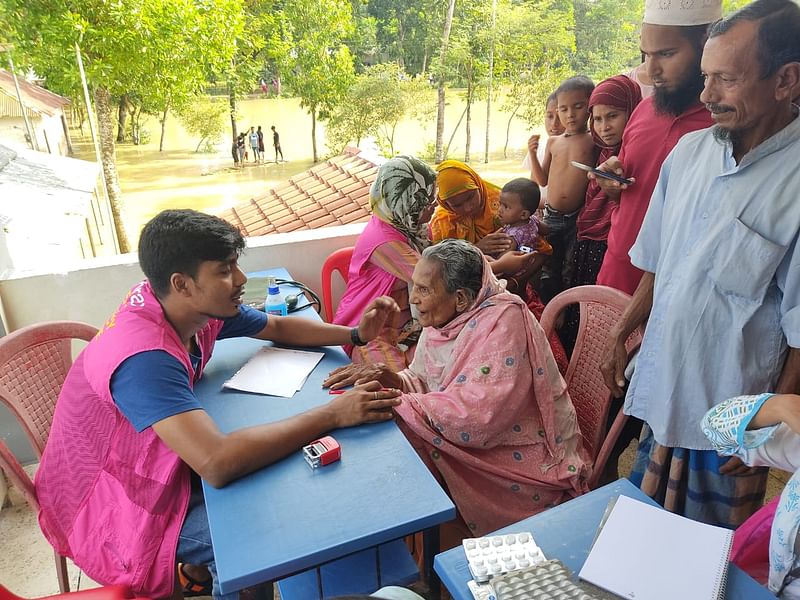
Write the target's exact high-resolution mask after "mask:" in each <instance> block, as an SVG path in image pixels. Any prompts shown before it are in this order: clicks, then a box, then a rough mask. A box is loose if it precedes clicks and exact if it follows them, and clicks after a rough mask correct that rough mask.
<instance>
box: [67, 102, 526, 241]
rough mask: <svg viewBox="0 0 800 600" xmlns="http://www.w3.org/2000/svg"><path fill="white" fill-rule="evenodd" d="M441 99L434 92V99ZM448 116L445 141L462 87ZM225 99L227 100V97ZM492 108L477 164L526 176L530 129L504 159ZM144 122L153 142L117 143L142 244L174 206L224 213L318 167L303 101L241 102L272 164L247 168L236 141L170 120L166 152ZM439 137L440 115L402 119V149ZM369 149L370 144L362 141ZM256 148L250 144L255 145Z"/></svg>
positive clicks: (481, 111) (516, 128)
mask: <svg viewBox="0 0 800 600" xmlns="http://www.w3.org/2000/svg"><path fill="white" fill-rule="evenodd" d="M434 96H435V92H434V90H431V97H432V98H433V97H434ZM447 98H448V104H447V110H446V113H445V143H446V142H447V140H448V139H449V137H450V134H451V132H452V130H453V127H454V126H455V124H456V122H457V121H458V118H459V117H460V116H461V113H462V111H463V109H464V101H463V99H462V96H461V94H460V93H459V92H457V91H453V90H450V91H448V96H447ZM222 101H224V100H222ZM498 106H499V102H495V103H493V109H492V135H491V140H490V162H489V163H487V164H484V163H483V153H484V140H485V135H486V134H485V131H486V129H485V125H486V108H485V102H482V103H479V104H474V105H473V109H472V114H473V118H472V150H471V159H472V161H471V164H472V166H473V167H474V168H475V169H476V170H477V171H478V172H479V173H481V174H482V175H484V176H485V177H487V179H489V180H490V181H493V182H495V183H498V184H502V183H504V182H505V181H507V180H508V179H511V178H512V177H519V176H525V175H526V173H525V171H524V170H523V169H522V168H521V166H520V163H521V160H522V157H523V156H524V149H525V147H526V142H527V138H528V136H529V135H530V133H531V132H530V131H529V130H528V129H527V127H526V126H525V125H524V123H522V122H521V121H519V120H515V121H514V122H513V124H512V128H511V135H510V140H509V146H508V148H509V153H508V159H503V157H502V152H503V145H504V143H505V134H506V123H507V120H508V115H507V114H506V113H504V112H502V111H500V110H497V109H496V108H495V107H498ZM224 119H225V122H226V130H225V139H226V140H227V139H228V137H229V136H230V120H229V117H228V116H227V115H226V116H225V117H224ZM141 124H142V126H143V127H144V128H146V129H147V130H149V133H150V141H149V142H148V143H147V144H142V145H139V146H134V145H132V144H130V143H124V144H119V145H117V169H118V171H119V178H120V186H121V188H122V192H123V207H124V208H123V219H124V222H125V229H126V231H127V233H128V237H129V240H130V242H131V245H132V246H133V247H135V245H136V243H137V240H138V234H139V231H140V230H141V228H142V226H143V225H144V224H145V223H146V222H147V221H148V220H149V219H151V218H152V217H153V216H154V215H156V214H157V213H158V212H160V211H161V210H164V209H166V208H194V209H197V210H201V211H204V212H209V213H218V212H220V211H222V210H224V209H226V208H229V207H231V206H233V205H235V204H238V203H241V202H245V201H247V200H249V199H250V198H253V197H257V196H261V195H263V194H265V193H266V192H267V191H268V190H269V189H271V188H273V187H275V186H278V185H280V184H282V183H285V182H286V181H287V180H288V179H289V178H290V177H292V176H293V175H295V174H297V173H300V172H302V171H304V170H306V169H308V168H310V167H311V166H312V165H313V162H312V150H311V117H310V116H309V114H308V113H307V112H306V111H305V110H304V109H302V108H301V107H300V103H299V100H298V99H296V98H279V99H276V98H260V99H248V100H244V101H242V102H241V103H240V105H239V117H238V119H237V127H238V129H239V130H240V131H243V130H245V129H248V130H249V127H250V126H255V127H258V126H259V125H261V127H262V130H263V131H264V132H265V140H264V142H265V146H266V148H267V158H268V159H270V160H271V161H272V162H265V163H263V164H254V163H253V162H252V160H253V157H252V156H250V162H248V163H247V164H246V165H245V167H244V168H243V169H239V170H237V169H234V168H233V159H232V157H231V153H230V142H229V141H224V142H222V143H220V144H219V145H218V147H217V148H216V151H215V152H213V153H195V152H194V149H195V147H196V146H197V142H198V139H197V138H195V137H192V136H190V135H189V134H187V133H186V131H185V129H184V128H183V127H182V125H181V123H180V121H179V120H178V118H177V117H175V116H173V115H170V116H169V117H168V118H167V127H166V133H165V140H164V151H163V152H159V151H158V142H159V137H160V135H161V128H160V124H159V123H158V121H157V120H156V119H155V118H152V117H142V121H141ZM271 125H275V127H276V129H277V130H278V133H279V134H280V136H281V146H282V149H283V154H284V157H285V158H286V161H287V162H283V163H280V164H275V162H274V158H275V157H274V153H273V152H272V138H271V131H270V126H271ZM84 131H85V132H86V135H85V136H84V137H83V138H82V137H81V134H80V133H79V132H77V131H73V132H72V135H73V141H74V142H75V143H76V144H75V145H76V154H77V156H78V157H79V158H85V159H87V160H94V152H93V150H92V148H91V145H90V138H89V134H88V128H87V127H84ZM324 132H325V128H324V124H321V123H317V148H318V152H319V155H320V156H321V157H322V156H325V155H326V154H328V153H329V152H328V149H327V147H326V146H325V133H324ZM435 136H436V117H435V114H434V116H432V117H431V119H430V121H429V122H426V123H424V124H423V123H420V122H419V121H417V120H412V119H408V120H406V121H404V122H402V123H401V124H400V125H399V126H398V128H397V133H396V137H395V152H396V153H398V154H400V153H402V154H417V155H422V154H424V151H425V148H426V146H428V145H431V144H433V142H434V141H435ZM465 139H466V135H465V123H463V122H462V124H461V126H460V128H459V131H458V133H457V135H456V137H455V139H454V141H453V145H452V148H451V152H450V157H451V158H458V159H462V160H463V158H464V146H465ZM362 146H363V144H362ZM248 150H249V149H248Z"/></svg>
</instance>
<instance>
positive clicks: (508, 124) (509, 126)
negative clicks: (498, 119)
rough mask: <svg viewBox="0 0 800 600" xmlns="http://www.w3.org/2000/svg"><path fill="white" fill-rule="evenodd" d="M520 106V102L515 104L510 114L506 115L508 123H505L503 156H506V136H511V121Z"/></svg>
mask: <svg viewBox="0 0 800 600" xmlns="http://www.w3.org/2000/svg"><path fill="white" fill-rule="evenodd" d="M521 106H522V105H521V104H517V105H516V106H515V107H514V112H512V113H511V116H510V117H508V123H507V124H506V144H505V146H503V158H508V138H509V137H510V136H511V121H513V120H514V117H516V116H517V111H518V110H519V109H520V107H521Z"/></svg>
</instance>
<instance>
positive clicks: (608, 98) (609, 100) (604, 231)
mask: <svg viewBox="0 0 800 600" xmlns="http://www.w3.org/2000/svg"><path fill="white" fill-rule="evenodd" d="M641 101H642V92H641V90H640V89H639V86H638V85H637V84H636V83H634V82H633V81H631V79H629V78H628V77H626V76H625V75H617V76H616V77H610V78H608V79H606V80H605V81H602V82H600V83H599V84H598V85H597V87H596V88H594V91H593V92H592V95H591V97H590V98H589V111H590V117H589V124H590V126H591V131H592V139H593V140H594V145H595V146H597V147H598V148H600V156H598V157H597V164H598V165H600V164H602V163H604V162H605V161H606V160H608V159H609V158H611V157H612V156H614V155H615V154H617V153H618V152H619V147H620V145H621V142H620V144H617V145H616V146H607V145H606V143H605V142H604V141H603V140H602V138H601V137H600V136H599V135H597V132H596V131H595V129H594V121H593V119H592V117H591V110H592V107H593V106H597V105H598V104H602V105H604V106H613V107H614V108H616V109H617V110H620V111H623V112H625V113H626V114H627V115H628V117H629V118H630V116H631V115H632V114H633V111H634V110H635V109H636V107H637V106H638V105H639V102H641ZM616 208H617V202H616V201H611V200H609V198H608V195H607V194H606V193H605V192H604V191H603V189H602V188H601V187H600V185H599V184H598V183H597V180H596V179H592V180H590V181H589V186H588V187H587V188H586V201H585V202H584V204H583V208H582V209H581V213H580V214H579V215H578V220H577V228H578V239H579V240H594V241H596V242H604V241H606V239H608V231H609V229H611V214H612V213H613V212H614V211H615V210H616Z"/></svg>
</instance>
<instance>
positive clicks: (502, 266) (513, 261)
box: [491, 250, 539, 275]
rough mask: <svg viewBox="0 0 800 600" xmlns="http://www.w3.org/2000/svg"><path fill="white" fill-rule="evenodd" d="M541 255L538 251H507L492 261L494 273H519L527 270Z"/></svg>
mask: <svg viewBox="0 0 800 600" xmlns="http://www.w3.org/2000/svg"><path fill="white" fill-rule="evenodd" d="M537 256H539V255H538V254H537V253H536V252H527V253H526V252H518V251H516V250H515V251H514V252H506V253H505V254H503V256H501V257H500V258H498V259H497V260H495V261H492V263H491V265H492V273H494V274H495V275H502V274H504V273H510V274H514V273H519V272H520V271H523V270H525V271H527V270H528V268H529V267H531V265H532V264H533V263H534V261H535V260H536V257H537Z"/></svg>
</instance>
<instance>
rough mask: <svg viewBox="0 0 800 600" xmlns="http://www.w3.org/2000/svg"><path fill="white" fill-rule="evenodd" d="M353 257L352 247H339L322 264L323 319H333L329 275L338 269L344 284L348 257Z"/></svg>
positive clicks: (348, 263) (347, 273) (347, 268)
mask: <svg viewBox="0 0 800 600" xmlns="http://www.w3.org/2000/svg"><path fill="white" fill-rule="evenodd" d="M351 258H353V247H352V246H351V247H349V248H340V249H339V250H336V251H335V252H333V253H332V254H331V255H330V256H329V257H328V258H326V259H325V263H324V264H323V265H322V276H321V279H322V305H323V306H324V307H325V320H326V321H327V322H328V323H330V322H331V321H333V293H332V292H331V277H332V276H333V272H334V271H338V272H339V275H341V277H342V279H344V282H345V284H346V283H347V281H348V279H349V271H350V259H351Z"/></svg>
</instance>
